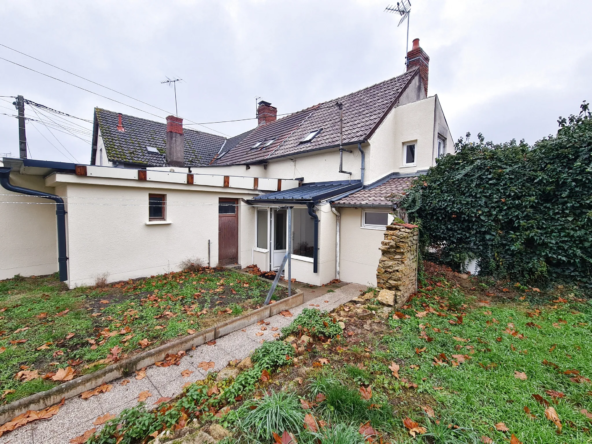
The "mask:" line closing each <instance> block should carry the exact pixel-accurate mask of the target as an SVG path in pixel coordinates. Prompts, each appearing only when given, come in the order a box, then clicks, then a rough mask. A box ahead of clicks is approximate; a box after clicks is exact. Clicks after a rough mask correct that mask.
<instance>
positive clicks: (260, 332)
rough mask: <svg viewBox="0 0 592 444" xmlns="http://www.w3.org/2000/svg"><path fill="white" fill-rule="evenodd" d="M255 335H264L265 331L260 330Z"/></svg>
mask: <svg viewBox="0 0 592 444" xmlns="http://www.w3.org/2000/svg"><path fill="white" fill-rule="evenodd" d="M255 335H257V336H263V332H262V331H258V332H257V333H255Z"/></svg>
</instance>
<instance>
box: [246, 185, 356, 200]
mask: <svg viewBox="0 0 592 444" xmlns="http://www.w3.org/2000/svg"><path fill="white" fill-rule="evenodd" d="M361 186H362V184H361V182H360V181H359V180H352V181H349V180H341V181H333V182H313V183H305V184H303V185H302V186H300V187H298V188H292V189H290V190H285V191H276V192H274V193H268V194H262V195H260V196H257V197H255V198H253V199H252V200H250V201H249V203H251V204H260V203H284V204H289V203H298V204H306V203H313V204H316V203H318V202H320V201H321V200H325V199H329V198H330V197H335V196H339V195H341V194H344V193H346V192H348V191H352V190H355V189H358V188H360V187H361Z"/></svg>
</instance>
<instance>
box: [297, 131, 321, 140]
mask: <svg viewBox="0 0 592 444" xmlns="http://www.w3.org/2000/svg"><path fill="white" fill-rule="evenodd" d="M321 130H322V128H321V129H318V130H314V131H311V132H310V133H308V134H307V135H306V137H304V139H302V140H301V141H300V143H308V142H310V141H312V139H314V138H315V137H316V136H317V135H318V134H319V133H320V132H321Z"/></svg>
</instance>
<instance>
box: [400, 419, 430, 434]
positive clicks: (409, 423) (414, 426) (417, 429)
mask: <svg viewBox="0 0 592 444" xmlns="http://www.w3.org/2000/svg"><path fill="white" fill-rule="evenodd" d="M403 425H404V426H405V428H406V429H407V430H409V434H410V435H411V436H413V437H414V438H415V435H417V434H420V435H423V434H424V433H425V432H427V430H426V428H425V427H421V426H420V425H419V424H418V423H416V422H415V421H413V420H412V419H410V418H409V417H406V418H405V419H404V420H403Z"/></svg>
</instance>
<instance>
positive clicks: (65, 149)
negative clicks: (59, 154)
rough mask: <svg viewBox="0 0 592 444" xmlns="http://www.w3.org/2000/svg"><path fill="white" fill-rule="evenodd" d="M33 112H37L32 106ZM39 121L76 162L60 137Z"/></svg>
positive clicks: (75, 160)
mask: <svg viewBox="0 0 592 444" xmlns="http://www.w3.org/2000/svg"><path fill="white" fill-rule="evenodd" d="M33 112H34V113H35V114H37V110H35V108H33ZM37 117H39V114H37ZM39 118H41V117H39ZM41 123H42V124H43V126H45V128H46V129H47V131H49V132H50V133H51V135H52V136H53V137H54V139H55V140H57V141H58V143H59V144H60V145H62V147H63V148H64V150H66V152H67V153H68V154H69V155H70V157H71V158H72V159H74V162H76V163H78V160H77V159H76V158H75V157H74V156H73V155H72V153H71V152H70V151H68V148H66V147H65V146H64V144H63V143H62V142H61V141H60V139H58V138H57V136H56V135H55V134H54V133H53V132H52V131H51V130H50V129H49V128H48V127H47V125H46V124H45V123H43V122H41Z"/></svg>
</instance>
